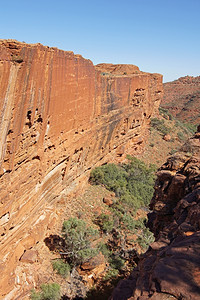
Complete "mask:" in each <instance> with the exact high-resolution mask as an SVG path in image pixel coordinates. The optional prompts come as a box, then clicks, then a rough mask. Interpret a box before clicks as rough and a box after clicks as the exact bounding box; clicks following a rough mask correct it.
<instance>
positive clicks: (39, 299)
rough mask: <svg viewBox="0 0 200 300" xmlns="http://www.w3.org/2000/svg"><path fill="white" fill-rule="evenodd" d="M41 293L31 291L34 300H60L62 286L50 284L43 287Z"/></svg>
mask: <svg viewBox="0 0 200 300" xmlns="http://www.w3.org/2000/svg"><path fill="white" fill-rule="evenodd" d="M40 288H41V291H40V292H36V291H35V290H32V291H31V299H32V300H58V299H60V286H59V284H57V283H48V284H42V285H41V287H40Z"/></svg>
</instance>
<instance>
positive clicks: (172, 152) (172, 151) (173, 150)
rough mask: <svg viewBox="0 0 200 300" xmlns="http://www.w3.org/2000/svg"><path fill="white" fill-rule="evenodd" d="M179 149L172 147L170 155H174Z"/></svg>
mask: <svg viewBox="0 0 200 300" xmlns="http://www.w3.org/2000/svg"><path fill="white" fill-rule="evenodd" d="M177 151H178V150H177V149H171V151H170V153H169V154H170V155H173V154H175V153H176V152H177Z"/></svg>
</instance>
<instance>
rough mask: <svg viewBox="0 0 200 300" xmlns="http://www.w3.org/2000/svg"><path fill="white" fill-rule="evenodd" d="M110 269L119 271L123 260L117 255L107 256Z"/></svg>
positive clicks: (122, 265)
mask: <svg viewBox="0 0 200 300" xmlns="http://www.w3.org/2000/svg"><path fill="white" fill-rule="evenodd" d="M109 264H110V267H111V269H115V270H118V271H121V270H122V269H123V268H124V260H123V259H122V258H121V257H120V256H119V255H114V254H113V255H111V256H110V258H109Z"/></svg>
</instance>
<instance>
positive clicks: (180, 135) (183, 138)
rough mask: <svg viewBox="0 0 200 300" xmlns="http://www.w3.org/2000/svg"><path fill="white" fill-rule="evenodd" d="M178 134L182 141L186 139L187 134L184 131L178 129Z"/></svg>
mask: <svg viewBox="0 0 200 300" xmlns="http://www.w3.org/2000/svg"><path fill="white" fill-rule="evenodd" d="M177 136H178V138H179V140H180V141H184V140H185V135H184V133H183V132H182V131H178V132H177Z"/></svg>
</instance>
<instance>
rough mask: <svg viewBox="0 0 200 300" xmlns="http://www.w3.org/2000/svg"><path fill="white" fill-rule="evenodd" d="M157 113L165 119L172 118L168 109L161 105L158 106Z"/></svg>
mask: <svg viewBox="0 0 200 300" xmlns="http://www.w3.org/2000/svg"><path fill="white" fill-rule="evenodd" d="M159 113H160V115H161V116H163V118H165V119H166V120H168V119H169V120H173V119H174V118H173V116H172V114H171V113H170V112H169V111H168V109H166V108H163V107H159Z"/></svg>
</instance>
